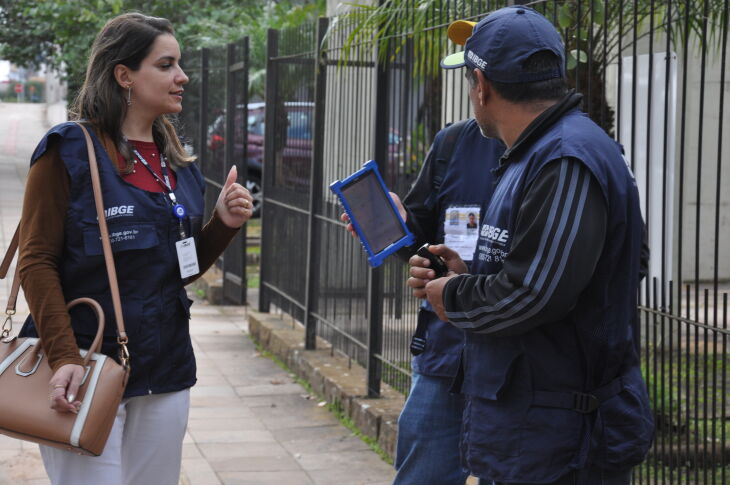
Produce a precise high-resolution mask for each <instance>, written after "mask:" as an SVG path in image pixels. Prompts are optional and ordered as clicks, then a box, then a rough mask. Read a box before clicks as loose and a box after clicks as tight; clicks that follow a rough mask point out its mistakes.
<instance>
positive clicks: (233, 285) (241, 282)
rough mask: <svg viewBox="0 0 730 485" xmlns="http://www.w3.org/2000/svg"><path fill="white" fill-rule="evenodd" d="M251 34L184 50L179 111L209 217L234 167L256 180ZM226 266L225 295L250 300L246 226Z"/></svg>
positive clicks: (242, 175)
mask: <svg viewBox="0 0 730 485" xmlns="http://www.w3.org/2000/svg"><path fill="white" fill-rule="evenodd" d="M248 57H249V56H248V38H244V39H242V40H241V41H240V42H237V43H231V44H228V45H225V46H221V47H217V48H206V49H200V50H198V51H195V52H187V53H185V55H184V56H183V60H184V65H183V68H184V69H185V72H186V74H187V75H188V77H189V78H190V82H189V83H188V85H187V86H186V89H185V107H184V109H183V111H182V113H181V114H180V116H179V124H180V128H181V130H180V131H181V133H182V136H183V140H184V143H185V144H186V146H188V147H189V149H190V150H191V151H192V152H193V153H195V154H196V155H197V156H198V161H197V162H198V164H199V166H200V168H201V170H202V172H203V175H204V177H205V186H206V188H205V189H206V190H205V220H208V219H209V218H210V215H211V214H212V211H213V208H214V207H215V203H216V200H217V198H218V194H219V193H220V191H221V189H222V188H223V184H224V183H225V181H226V177H227V175H228V171H229V170H230V168H231V166H233V165H234V164H235V165H236V166H237V169H238V180H239V181H242V183H245V184H246V185H249V186H250V183H247V182H249V174H248V162H247V152H248V121H247V120H248V71H249V65H248ZM217 266H218V267H219V268H220V269H221V270H222V272H223V297H224V299H225V300H226V301H228V302H230V303H233V304H238V305H241V304H244V303H246V296H247V283H246V226H244V227H243V228H241V230H240V231H239V233H238V234H237V235H236V237H235V238H234V239H233V241H232V242H231V244H230V246H228V248H227V249H226V250H225V252H224V253H223V255H222V256H221V258H220V259H219V260H218V262H217Z"/></svg>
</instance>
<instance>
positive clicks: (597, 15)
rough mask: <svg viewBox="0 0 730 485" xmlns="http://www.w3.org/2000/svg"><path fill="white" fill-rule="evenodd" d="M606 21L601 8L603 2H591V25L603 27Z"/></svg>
mask: <svg viewBox="0 0 730 485" xmlns="http://www.w3.org/2000/svg"><path fill="white" fill-rule="evenodd" d="M605 21H606V11H605V9H604V8H603V0H593V23H594V24H598V25H603V23H604V22H605Z"/></svg>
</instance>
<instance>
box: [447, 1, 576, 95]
mask: <svg viewBox="0 0 730 485" xmlns="http://www.w3.org/2000/svg"><path fill="white" fill-rule="evenodd" d="M470 24H471V25H470ZM470 26H472V27H473V30H471V32H469V27H470ZM469 34H470V36H469V37H468V38H467V39H466V43H465V44H464V41H465V36H467V35H469ZM449 38H451V40H452V41H454V42H456V43H457V44H462V45H464V50H463V51H462V52H457V53H455V54H451V55H449V56H446V57H445V58H444V59H442V60H441V67H443V68H444V69H456V68H460V67H464V66H466V67H469V68H471V69H479V70H481V71H482V72H483V73H484V75H485V76H486V77H487V79H490V80H492V81H496V82H501V83H525V82H535V81H544V80H547V79H553V78H562V77H565V46H564V45H563V40H562V39H561V38H560V34H559V33H558V31H557V30H556V29H555V27H554V26H553V24H551V23H550V21H549V20H548V19H546V18H545V17H543V16H542V15H541V14H539V13H538V12H536V11H535V10H533V9H531V8H529V7H525V6H522V5H513V6H510V7H505V8H501V9H499V10H496V11H494V12H492V13H491V14H489V15H488V16H486V17H485V18H483V19H482V20H481V21H480V22H479V23H477V24H473V23H471V22H466V21H464V20H457V21H456V22H453V23H452V24H451V25H450V26H449ZM541 51H550V52H552V53H553V54H555V55H556V56H557V57H558V59H559V60H560V64H559V67H558V68H556V69H551V70H548V71H544V72H525V71H524V68H523V66H524V63H525V61H526V60H527V58H528V57H530V56H531V55H532V54H535V53H536V52H541Z"/></svg>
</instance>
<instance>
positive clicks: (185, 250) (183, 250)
mask: <svg viewBox="0 0 730 485" xmlns="http://www.w3.org/2000/svg"><path fill="white" fill-rule="evenodd" d="M125 141H126V140H125ZM130 145H131V144H130ZM131 148H132V152H133V153H134V156H135V157H137V159H138V160H139V161H140V162H141V163H142V165H144V167H145V168H146V169H147V170H148V171H149V172H150V173H151V174H152V176H153V177H154V178H155V180H157V182H158V183H159V184H160V185H162V186H163V187H164V188H165V190H166V191H167V196H168V198H169V199H170V202H171V204H172V213H173V215H174V216H175V217H177V220H178V229H179V231H180V240H179V241H177V242H176V243H175V249H176V252H177V262H178V265H179V266H180V277H181V278H182V279H185V278H189V277H191V276H195V275H196V274H198V273H199V272H200V267H199V266H198V253H197V251H196V249H195V239H194V238H193V237H187V236H186V235H185V228H184V227H183V219H185V216H186V215H187V211H186V210H185V206H184V205H182V204H180V203H178V201H177V197H175V192H173V190H172V184H171V183H170V177H169V176H168V172H167V159H166V158H165V156H164V155H163V154H162V153H160V168H161V169H162V176H163V177H164V180H163V179H161V178H160V176H159V175H157V173H156V172H155V171H154V170H152V167H150V164H149V163H148V162H147V160H145V159H144V157H142V155H141V154H140V153H139V151H138V150H137V149H136V148H134V147H133V146H132V147H131Z"/></svg>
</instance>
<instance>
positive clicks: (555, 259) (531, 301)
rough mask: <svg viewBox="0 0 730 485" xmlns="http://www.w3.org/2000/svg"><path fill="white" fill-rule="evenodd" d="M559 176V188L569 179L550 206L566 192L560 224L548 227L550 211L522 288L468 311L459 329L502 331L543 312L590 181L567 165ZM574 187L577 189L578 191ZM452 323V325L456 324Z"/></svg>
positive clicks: (564, 260) (559, 274) (567, 251)
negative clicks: (545, 243) (546, 243)
mask: <svg viewBox="0 0 730 485" xmlns="http://www.w3.org/2000/svg"><path fill="white" fill-rule="evenodd" d="M561 163H563V164H567V163H568V162H567V161H565V160H564V161H563V162H561ZM560 175H561V177H560V179H561V183H560V185H561V186H562V185H564V184H563V180H564V179H566V178H568V177H570V183H569V184H568V187H567V189H565V188H564V187H558V190H557V191H556V193H555V196H554V199H553V205H555V201H556V200H559V199H562V198H563V194H564V193H565V192H566V190H567V194H565V200H563V201H562V204H561V205H560V206H559V209H561V217H560V221H559V223H558V225H557V227H552V224H551V222H553V221H554V218H553V217H552V215H553V214H552V211H551V215H550V218H549V220H548V223H547V224H546V225H545V230H544V231H543V235H542V238H541V251H539V252H538V255H537V256H536V258H535V259H534V260H533V262H532V264H531V266H530V269H529V271H528V273H527V275H526V276H525V278H524V279H523V287H522V288H520V289H518V290H516V291H515V293H514V294H513V295H510V297H508V299H509V300H510V301H505V300H507V299H503V300H502V301H500V302H499V303H498V304H497V305H495V306H483V307H481V308H478V309H474V310H472V311H470V312H469V313H470V314H471V317H470V321H469V322H464V323H465V324H466V325H464V324H461V325H459V326H461V327H462V328H470V329H472V330H475V331H478V332H480V331H481V332H483V333H491V332H495V331H499V330H503V329H504V328H507V327H510V326H514V325H517V324H519V323H522V322H524V321H525V320H526V319H528V318H529V317H531V316H532V315H534V314H535V313H537V312H538V311H540V310H541V309H543V308H544V307H545V305H546V304H547V303H548V302H549V301H550V298H551V296H552V295H553V293H554V291H555V288H556V287H557V285H558V283H559V281H560V279H561V277H562V275H563V273H564V270H565V266H566V263H567V260H568V257H569V256H570V252H571V250H572V247H573V242H574V240H575V236H576V234H577V231H578V229H579V227H580V220H581V216H582V213H583V208H584V205H585V201H586V197H587V193H588V186H589V182H590V177H589V175H588V174H587V172H586V171H585V169H584V170H583V172H581V170H580V165H571V166H570V167H569V171H568V173H566V171H565V170H564V167H562V166H561V172H560ZM578 186H580V188H579V189H578ZM577 189H578V190H577ZM576 192H579V193H576ZM544 240H549V241H551V244H550V250H549V253H548V255H547V257H546V258H543V256H544V252H545V251H544V249H543V241H544ZM560 250H561V251H560ZM559 251H560V252H559ZM543 259H544V261H543ZM537 268H540V269H539V274H537V275H535V273H536V271H538V269H537ZM535 280H536V281H535ZM510 303H513V304H512V306H511V307H509V306H508V305H509V304H510ZM498 307H499V308H498ZM505 307H506V308H505ZM499 309H504V311H500V312H499V313H497V314H495V313H496V312H497V311H498V310H499ZM454 323H455V324H456V323H457V322H454Z"/></svg>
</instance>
